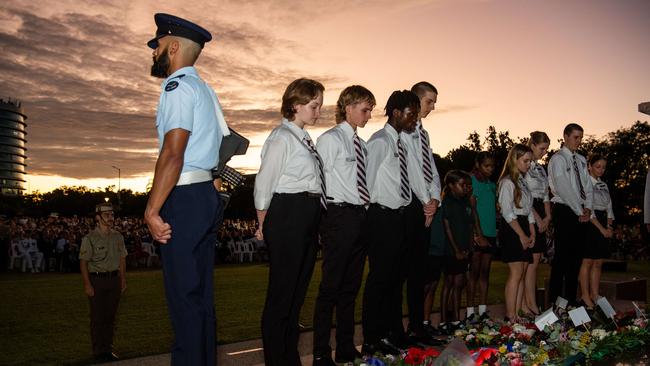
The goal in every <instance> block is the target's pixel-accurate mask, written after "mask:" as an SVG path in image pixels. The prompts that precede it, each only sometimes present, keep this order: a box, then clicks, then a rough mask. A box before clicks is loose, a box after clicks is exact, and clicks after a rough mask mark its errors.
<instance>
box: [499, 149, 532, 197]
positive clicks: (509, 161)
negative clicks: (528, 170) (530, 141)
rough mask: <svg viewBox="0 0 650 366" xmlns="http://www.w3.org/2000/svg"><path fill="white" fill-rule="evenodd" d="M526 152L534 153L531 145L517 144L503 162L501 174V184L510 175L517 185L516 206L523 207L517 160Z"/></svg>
mask: <svg viewBox="0 0 650 366" xmlns="http://www.w3.org/2000/svg"><path fill="white" fill-rule="evenodd" d="M526 153H531V154H532V153H533V151H532V150H531V149H530V147H529V146H526V145H523V144H516V145H514V146H513V147H512V149H510V152H508V157H507V158H506V162H505V164H503V171H501V176H499V184H500V183H501V180H503V179H504V178H506V177H509V178H510V180H511V181H512V183H514V185H515V207H517V208H521V188H519V184H517V182H518V181H519V176H520V175H521V172H520V171H519V169H517V160H519V158H521V157H522V156H524V155H526Z"/></svg>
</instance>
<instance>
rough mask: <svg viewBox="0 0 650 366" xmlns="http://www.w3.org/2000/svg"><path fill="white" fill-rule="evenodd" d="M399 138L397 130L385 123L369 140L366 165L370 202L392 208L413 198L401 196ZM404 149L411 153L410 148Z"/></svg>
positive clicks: (404, 204)
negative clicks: (406, 198)
mask: <svg viewBox="0 0 650 366" xmlns="http://www.w3.org/2000/svg"><path fill="white" fill-rule="evenodd" d="M397 138H398V135H397V131H395V129H394V128H393V126H391V125H390V124H388V123H386V124H385V125H384V128H382V129H381V130H379V131H377V132H375V133H374V134H373V135H372V136H371V137H370V140H368V162H367V163H368V164H367V167H366V173H367V178H368V191H369V192H370V202H371V203H378V204H380V205H383V206H386V207H390V208H392V209H397V208H400V207H402V206H406V205H408V204H409V203H411V198H412V197H409V199H408V200H405V199H403V198H402V197H401V196H400V166H399V152H398V150H397ZM402 143H403V142H402ZM404 150H405V151H406V154H407V155H409V151H408V149H404ZM407 161H408V156H407ZM409 165H410V164H409ZM410 179H411V176H410V172H409V180H410ZM410 196H412V194H411V195H410Z"/></svg>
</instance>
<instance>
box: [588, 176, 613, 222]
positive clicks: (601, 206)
mask: <svg viewBox="0 0 650 366" xmlns="http://www.w3.org/2000/svg"><path fill="white" fill-rule="evenodd" d="M590 178H591V184H592V185H593V186H594V211H596V210H598V211H607V218H608V219H612V220H614V208H613V207H612V198H611V196H610V195H609V188H607V183H605V182H603V181H602V180H600V179H597V178H594V177H590ZM591 217H592V218H594V217H596V215H595V214H594V212H593V211H592V212H591Z"/></svg>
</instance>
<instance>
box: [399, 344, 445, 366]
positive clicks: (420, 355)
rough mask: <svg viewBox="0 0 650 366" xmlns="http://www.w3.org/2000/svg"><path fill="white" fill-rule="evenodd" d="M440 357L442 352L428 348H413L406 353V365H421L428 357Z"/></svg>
mask: <svg viewBox="0 0 650 366" xmlns="http://www.w3.org/2000/svg"><path fill="white" fill-rule="evenodd" d="M438 356H440V351H438V350H436V349H433V348H427V349H426V350H423V349H420V348H415V347H411V348H409V349H408V351H407V352H406V357H404V363H405V364H407V365H420V364H422V363H423V362H424V360H425V359H426V358H427V357H438Z"/></svg>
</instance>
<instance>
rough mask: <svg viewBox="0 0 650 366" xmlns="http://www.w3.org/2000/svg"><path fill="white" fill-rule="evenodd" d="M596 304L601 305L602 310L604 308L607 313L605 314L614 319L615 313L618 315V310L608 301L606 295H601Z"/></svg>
mask: <svg viewBox="0 0 650 366" xmlns="http://www.w3.org/2000/svg"><path fill="white" fill-rule="evenodd" d="M596 305H598V307H600V310H602V311H603V313H605V316H607V317H608V318H610V319H614V315H616V310H614V308H613V307H612V304H610V303H609V301H607V299H606V298H605V296H601V297H600V298H599V299H598V300H597V301H596Z"/></svg>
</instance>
